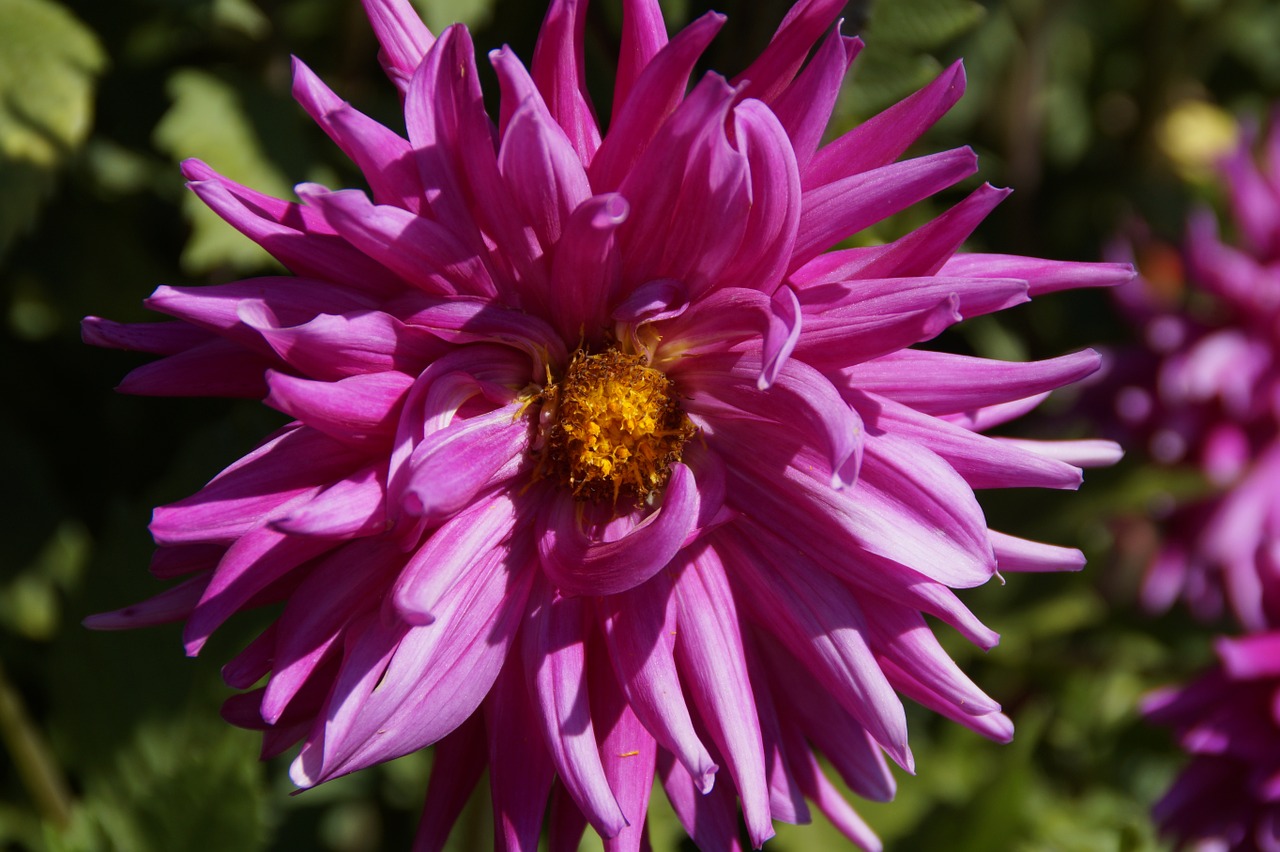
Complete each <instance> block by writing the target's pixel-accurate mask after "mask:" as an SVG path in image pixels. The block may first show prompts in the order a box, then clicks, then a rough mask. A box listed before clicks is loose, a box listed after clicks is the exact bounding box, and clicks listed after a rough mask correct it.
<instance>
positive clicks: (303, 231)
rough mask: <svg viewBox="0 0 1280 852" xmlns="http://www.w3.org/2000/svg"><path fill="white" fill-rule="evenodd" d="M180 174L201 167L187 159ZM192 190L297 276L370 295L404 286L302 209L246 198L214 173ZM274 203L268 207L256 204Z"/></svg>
mask: <svg viewBox="0 0 1280 852" xmlns="http://www.w3.org/2000/svg"><path fill="white" fill-rule="evenodd" d="M183 168H184V171H187V172H189V173H199V172H203V171H204V170H205V167H204V165H203V164H201V163H192V162H191V161H187V162H186V163H184V164H183ZM188 186H189V187H190V188H191V191H192V192H194V193H195V194H196V195H198V196H199V197H200V200H201V201H203V202H204V203H205V204H206V205H208V207H209V209H211V210H212V211H213V212H214V213H217V214H218V215H219V216H221V217H222V218H223V219H225V220H226V221H227V222H228V223H229V224H230V225H231V226H232V227H234V228H235V229H236V230H238V231H240V232H241V233H242V234H244V235H245V236H247V237H248V238H249V239H251V240H253V241H254V242H256V243H257V244H258V245H260V246H262V247H263V248H264V249H266V250H267V251H268V252H270V254H271V255H272V256H273V257H275V258H276V259H277V260H279V261H280V262H281V263H283V264H284V265H285V266H287V267H288V268H289V269H290V270H291V271H292V272H294V273H295V274H297V275H302V276H305V277H307V278H319V279H321V280H333V281H346V282H358V283H359V284H360V285H361V286H362V287H364V288H365V289H367V290H369V291H370V292H374V293H380V294H386V293H392V292H397V291H399V290H401V289H402V288H403V284H402V283H401V281H400V279H399V277H398V276H396V275H395V274H394V273H392V272H391V271H390V270H388V269H386V268H385V267H383V266H382V265H381V264H379V263H376V262H375V261H373V260H371V259H369V258H368V257H366V256H365V255H363V254H361V253H360V252H358V251H356V250H355V249H354V248H352V247H351V246H350V245H349V244H347V242H346V241H345V240H343V239H341V238H339V237H338V236H336V235H335V234H333V233H332V230H333V229H332V228H330V227H328V226H327V225H325V226H323V227H321V226H320V223H318V222H317V217H314V215H312V214H309V213H307V212H303V209H302V205H298V204H287V203H285V202H280V201H277V200H276V199H267V198H266V197H265V196H263V197H262V198H258V197H256V195H257V194H255V197H253V198H252V200H247V199H246V198H245V197H242V196H244V195H247V190H244V188H243V187H240V186H239V185H237V184H235V183H233V182H232V181H228V180H226V179H225V178H222V177H219V176H217V175H210V176H209V177H206V178H200V179H192V180H191V183H189V184H188ZM268 202H274V204H272V207H269V208H268V207H262V206H259V204H265V203H268Z"/></svg>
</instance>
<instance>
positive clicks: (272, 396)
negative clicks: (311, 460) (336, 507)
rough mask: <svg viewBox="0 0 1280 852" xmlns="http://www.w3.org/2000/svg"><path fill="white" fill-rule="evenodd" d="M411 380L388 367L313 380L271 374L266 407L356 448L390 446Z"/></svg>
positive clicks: (268, 374) (272, 372)
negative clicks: (336, 378)
mask: <svg viewBox="0 0 1280 852" xmlns="http://www.w3.org/2000/svg"><path fill="white" fill-rule="evenodd" d="M412 384H413V379H412V378H411V377H409V376H407V375H405V374H404V373H400V372H395V371H392V370H388V371H387V372H384V373H366V374H363V375H358V376H350V377H348V378H345V379H340V380H339V381H336V382H313V381H311V380H309V379H299V378H296V377H294V376H290V375H288V374H286V373H277V372H275V371H274V370H271V371H268V372H267V387H268V388H270V392H269V393H268V394H267V398H266V400H264V401H265V402H266V404H267V405H269V406H271V407H272V408H274V409H276V410H277V411H281V412H283V413H285V414H287V415H289V416H290V417H293V418H295V419H296V420H298V421H299V422H301V423H303V424H304V425H306V426H309V427H311V428H312V429H315V430H316V431H319V432H323V433H324V434H326V435H328V436H329V437H331V438H334V439H336V440H339V441H342V442H343V443H347V444H352V445H354V446H357V447H365V448H370V446H371V445H372V447H377V446H378V445H379V444H390V442H391V436H392V435H394V434H395V428H396V418H397V417H398V416H399V414H400V406H401V404H402V403H403V402H404V397H405V394H407V393H408V391H409V387H410V386H411V385H412Z"/></svg>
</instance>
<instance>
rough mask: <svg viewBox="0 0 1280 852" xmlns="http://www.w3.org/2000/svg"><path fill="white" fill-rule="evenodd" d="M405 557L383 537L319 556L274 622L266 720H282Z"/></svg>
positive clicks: (375, 602) (374, 606) (264, 705)
mask: <svg viewBox="0 0 1280 852" xmlns="http://www.w3.org/2000/svg"><path fill="white" fill-rule="evenodd" d="M403 560H404V554H403V553H401V552H400V549H399V548H398V547H396V546H395V544H394V543H393V542H388V541H385V540H382V539H366V540H364V541H359V542H353V543H351V544H348V545H346V546H344V547H341V548H339V549H338V550H335V551H334V552H333V553H331V554H329V555H328V556H326V557H325V558H324V559H321V560H319V563H318V564H317V565H316V567H315V569H314V570H313V571H312V572H311V574H309V575H308V576H307V578H306V579H305V580H303V581H302V582H301V583H300V584H299V585H298V588H297V589H296V590H295V591H294V593H293V594H292V595H290V597H289V601H288V603H287V604H286V605H285V608H284V612H283V613H282V614H281V616H280V619H279V621H277V622H276V627H277V628H278V630H277V632H278V635H279V638H278V639H277V641H276V644H275V648H274V655H273V659H272V670H273V674H272V676H271V680H270V682H269V683H268V684H267V689H266V693H265V694H264V695H263V697H262V718H263V720H264V721H266V722H267V723H268V724H275V723H277V722H278V721H280V718H281V716H282V715H283V714H284V712H285V709H286V707H288V705H289V703H290V702H291V701H292V700H293V699H294V697H295V696H296V695H297V694H298V692H299V691H300V690H301V689H302V688H303V687H304V685H305V684H306V682H307V680H308V678H310V677H311V675H312V674H313V673H314V672H315V670H316V668H317V666H318V665H320V664H321V663H322V662H323V661H324V659H325V657H326V655H327V654H329V652H330V650H331V649H332V650H334V651H338V650H340V649H341V647H342V643H341V637H342V632H343V630H344V629H345V628H346V627H347V625H348V624H349V623H350V622H351V620H352V619H353V618H355V617H356V616H357V615H360V614H362V613H367V612H370V611H373V610H376V609H377V606H378V603H379V601H378V599H379V597H380V590H381V589H383V588H385V584H386V583H388V582H390V580H391V579H392V578H393V577H394V576H395V573H396V571H397V570H398V569H399V567H400V565H401V564H402V563H403ZM224 676H225V673H224Z"/></svg>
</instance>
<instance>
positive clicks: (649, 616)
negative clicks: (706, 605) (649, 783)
mask: <svg viewBox="0 0 1280 852" xmlns="http://www.w3.org/2000/svg"><path fill="white" fill-rule="evenodd" d="M597 606H598V610H599V613H600V622H601V628H602V631H603V633H604V639H605V643H606V645H607V646H608V649H609V655H610V657H611V659H612V660H613V667H614V671H615V672H617V676H618V683H619V686H620V688H621V689H622V691H623V694H624V695H626V698H627V703H628V704H629V705H630V707H631V710H632V712H634V713H635V714H636V717H637V718H638V719H639V720H640V721H641V722H642V723H643V724H644V727H645V728H646V729H647V730H648V731H650V733H652V734H653V736H654V737H656V738H657V740H658V742H659V743H660V744H661V745H662V747H663V748H664V749H666V750H667V751H669V752H672V753H673V754H674V755H675V756H676V758H677V759H678V760H679V761H680V762H681V763H682V764H683V765H684V767H685V769H686V770H687V771H688V773H689V776H690V777H691V778H693V779H695V780H696V782H697V786H698V790H699V791H700V792H702V793H706V792H707V791H709V790H710V789H711V786H712V784H713V783H714V781H715V772H716V769H717V768H718V767H717V766H716V764H715V762H714V761H713V760H712V759H711V755H710V754H709V753H708V752H707V749H706V747H705V746H704V745H703V744H702V742H701V740H699V739H698V735H697V733H695V731H694V729H693V722H692V721H691V719H690V717H689V709H688V707H687V706H686V705H685V702H684V693H683V691H682V690H681V688H680V680H679V675H678V674H677V673H676V664H675V657H674V648H675V637H676V635H677V632H676V614H675V600H674V598H672V597H671V580H670V577H669V575H668V573H667V572H665V571H662V572H659V573H658V574H656V575H655V576H654V577H653V578H652V579H651V580H649V582H647V583H645V584H643V585H641V586H638V587H636V588H634V589H631V590H629V591H626V592H622V593H620V594H617V595H609V596H606V597H603V598H601V599H600V601H599V603H598V604H597Z"/></svg>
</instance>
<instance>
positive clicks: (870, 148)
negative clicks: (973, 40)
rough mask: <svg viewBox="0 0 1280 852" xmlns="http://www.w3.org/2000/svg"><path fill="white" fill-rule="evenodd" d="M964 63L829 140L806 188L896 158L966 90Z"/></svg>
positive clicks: (806, 177)
mask: <svg viewBox="0 0 1280 852" xmlns="http://www.w3.org/2000/svg"><path fill="white" fill-rule="evenodd" d="M964 86H965V77H964V66H963V65H962V64H961V63H960V62H959V61H957V62H954V63H952V64H951V66H950V67H948V68H947V69H946V70H945V71H943V72H942V73H941V74H939V75H938V77H937V79H935V80H934V81H933V82H932V83H930V84H929V85H927V86H925V87H924V88H923V89H921V90H920V91H918V92H916V93H915V94H913V95H911V96H910V97H908V98H905V99H903V100H901V101H899V102H898V103H896V104H894V105H893V106H891V107H889V108H888V109H886V110H884V111H883V112H881V113H880V114H879V115H876V116H874V117H872V118H869V119H867V120H866V121H864V122H862V123H861V124H859V125H858V126H857V127H855V128H854V129H853V130H850V131H849V132H848V133H846V134H844V135H843V136H841V137H840V138H838V139H836V140H835V141H833V142H831V143H829V144H828V145H826V146H824V147H823V148H822V149H821V150H819V151H818V153H817V155H816V156H815V157H814V158H813V162H812V163H810V165H809V167H808V168H807V169H806V170H805V172H804V175H803V178H802V179H803V182H804V187H805V189H806V190H808V189H813V188H815V187H819V186H823V185H825V184H829V183H833V182H835V181H839V180H841V179H843V178H847V177H848V176H850V175H857V174H861V173H862V172H867V171H871V170H873V169H878V168H881V167H882V166H886V165H888V164H889V163H892V162H893V161H894V160H896V159H898V157H900V156H902V152H903V151H905V150H907V148H908V147H909V146H910V145H911V143H912V142H914V141H916V139H918V138H919V137H920V135H921V134H922V133H924V131H926V130H928V129H929V128H930V127H932V126H933V123H934V122H936V121H937V120H938V119H939V118H941V117H942V116H943V115H944V114H945V113H946V112H947V110H949V109H951V107H952V106H954V105H955V103H956V101H958V100H960V96H961V95H963V94H964Z"/></svg>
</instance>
